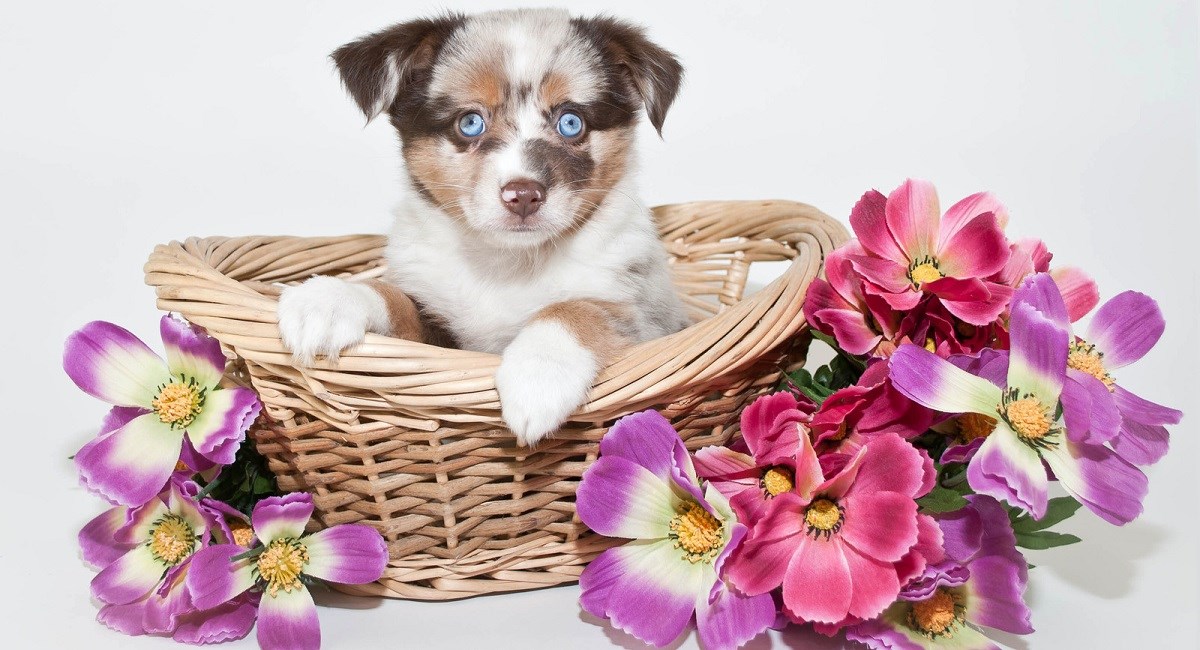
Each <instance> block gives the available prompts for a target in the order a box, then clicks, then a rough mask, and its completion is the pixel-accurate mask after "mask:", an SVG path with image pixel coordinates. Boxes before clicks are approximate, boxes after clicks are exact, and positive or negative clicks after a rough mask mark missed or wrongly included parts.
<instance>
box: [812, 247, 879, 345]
mask: <svg viewBox="0 0 1200 650" xmlns="http://www.w3.org/2000/svg"><path fill="white" fill-rule="evenodd" d="M867 255H868V254H867V252H866V251H865V250H863V248H862V246H860V245H859V244H858V242H855V241H851V242H849V243H847V244H845V245H844V246H842V247H840V248H838V249H837V250H835V251H833V252H831V253H829V255H827V256H826V257H825V279H821V278H817V279H816V280H813V282H812V284H810V285H809V287H808V292H807V293H805V295H804V313H805V315H806V316H807V317H808V320H809V322H810V323H812V326H813V328H815V329H816V330H817V331H818V332H824V333H825V334H828V335H830V336H832V337H833V338H834V340H836V341H837V343H838V346H839V347H841V348H842V349H843V350H845V351H846V352H849V353H850V354H854V355H867V354H876V353H877V352H878V351H879V348H880V345H881V344H884V343H888V342H891V341H892V340H893V339H894V338H895V336H896V328H897V325H898V324H899V320H900V315H899V314H898V313H897V312H896V311H895V310H894V309H892V308H891V306H890V305H888V303H887V302H886V301H885V300H884V299H883V298H881V297H880V296H878V295H875V294H872V293H867V292H865V291H864V290H863V282H862V277H861V276H860V275H859V273H858V272H857V271H856V270H855V269H854V265H853V262H852V261H851V260H852V259H854V258H862V257H866V256H867Z"/></svg>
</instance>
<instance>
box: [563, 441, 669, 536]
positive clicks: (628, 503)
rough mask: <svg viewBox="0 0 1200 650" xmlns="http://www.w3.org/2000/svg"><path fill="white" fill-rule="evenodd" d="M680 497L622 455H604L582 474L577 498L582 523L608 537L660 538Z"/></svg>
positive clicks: (658, 479)
mask: <svg viewBox="0 0 1200 650" xmlns="http://www.w3.org/2000/svg"><path fill="white" fill-rule="evenodd" d="M677 501H678V497H675V496H674V495H673V493H672V492H671V488H670V486H669V485H668V484H667V483H666V482H664V481H663V480H662V479H661V478H659V477H657V476H655V475H654V474H652V473H651V472H650V470H648V469H646V468H645V467H643V466H641V465H638V464H636V463H634V462H632V461H630V460H628V459H625V458H621V457H619V456H601V457H600V458H598V459H597V460H596V462H594V463H592V466H591V467H589V468H588V469H587V471H585V472H584V473H583V479H582V480H581V481H580V483H579V488H578V489H577V491H576V496H575V508H576V511H577V512H578V514H579V518H580V520H582V521H583V523H584V524H586V525H587V526H588V528H591V529H592V530H594V531H596V532H597V533H600V534H601V535H605V536H607V537H625V538H628V539H659V538H664V537H666V536H667V533H668V529H667V525H668V524H669V523H670V521H671V519H672V518H673V517H674V516H675V506H676V505H677Z"/></svg>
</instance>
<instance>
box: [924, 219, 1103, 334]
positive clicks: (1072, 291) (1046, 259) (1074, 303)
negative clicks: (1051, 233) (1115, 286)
mask: <svg viewBox="0 0 1200 650" xmlns="http://www.w3.org/2000/svg"><path fill="white" fill-rule="evenodd" d="M1011 250H1012V254H1011V255H1010V257H1009V258H1008V263H1007V264H1005V265H1004V268H1002V269H1000V271H998V272H997V273H996V274H995V275H994V276H992V277H991V278H990V279H991V280H993V281H995V282H999V283H1001V284H1006V285H1008V286H1010V287H1012V288H1013V289H1016V288H1017V287H1020V286H1021V283H1022V282H1023V281H1024V280H1025V278H1027V277H1029V276H1031V275H1033V274H1034V273H1049V274H1050V276H1051V277H1053V278H1054V283H1055V284H1057V285H1058V290H1059V291H1060V292H1062V297H1063V302H1064V303H1066V305H1067V316H1068V318H1069V319H1070V321H1071V322H1072V323H1074V322H1075V321H1077V320H1079V319H1080V318H1083V317H1084V316H1085V315H1087V313H1088V312H1089V311H1091V310H1092V309H1094V308H1095V307H1096V305H1097V304H1098V303H1099V302H1100V291H1099V289H1098V288H1097V287H1096V281H1095V280H1093V279H1092V278H1091V276H1089V275H1088V274H1087V273H1084V272H1083V270H1081V269H1078V268H1075V267H1073V266H1064V267H1060V268H1057V269H1053V270H1052V269H1051V268H1050V260H1051V259H1053V258H1054V255H1053V254H1052V253H1051V252H1050V251H1049V250H1047V249H1046V244H1045V243H1044V242H1042V240H1040V239H1022V240H1020V241H1017V242H1013V244H1012V247H1011ZM976 351H977V350H976ZM942 356H944V355H942Z"/></svg>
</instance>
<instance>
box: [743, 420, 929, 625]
mask: <svg viewBox="0 0 1200 650" xmlns="http://www.w3.org/2000/svg"><path fill="white" fill-rule="evenodd" d="M933 483H934V472H933V462H932V461H931V460H930V459H929V457H928V456H926V455H925V454H924V453H923V452H921V451H919V450H917V449H916V448H915V447H913V446H912V445H910V444H909V443H908V442H906V441H905V440H904V439H903V438H900V437H899V436H897V435H895V434H887V435H881V436H877V437H875V438H874V439H872V440H870V441H868V442H867V443H866V444H865V445H864V446H863V447H862V448H861V449H859V450H858V453H857V454H855V456H854V457H853V458H852V459H850V460H849V462H847V463H846V464H845V466H844V467H842V469H841V470H840V471H838V472H837V473H836V474H835V475H834V476H833V477H832V478H829V479H828V480H826V479H825V477H824V475H823V474H822V472H821V467H820V463H818V462H817V458H816V454H815V453H814V451H813V449H812V446H811V445H810V444H809V443H808V442H807V438H802V439H801V451H800V453H799V454H798V455H797V461H796V477H795V488H794V489H793V490H792V491H790V492H785V493H782V494H779V495H776V496H775V497H774V498H773V499H772V500H771V502H770V504H769V505H768V507H767V510H766V513H765V514H764V515H763V517H762V519H760V520H759V521H758V522H757V523H756V524H755V525H754V528H753V529H752V531H751V532H750V534H749V535H748V536H747V538H746V542H745V544H744V546H743V547H742V549H741V550H740V551H739V552H738V553H737V554H736V555H735V556H734V559H733V561H732V562H731V563H730V567H729V578H730V581H731V582H732V583H733V585H734V586H735V587H736V588H737V589H739V590H740V591H742V592H743V593H746V594H749V595H758V594H766V593H770V592H771V591H773V590H774V589H776V588H778V587H779V586H781V585H782V587H783V592H782V596H783V609H784V612H785V613H786V614H788V616H789V617H791V618H792V619H793V620H796V621H812V622H815V623H828V624H843V623H844V622H846V621H847V620H848V619H851V618H858V619H868V618H873V617H875V616H877V615H878V614H879V613H880V612H882V611H883V609H884V608H885V607H887V606H888V605H890V604H891V603H892V601H894V600H895V599H896V594H897V593H898V592H899V590H900V586H901V583H900V573H901V571H903V572H904V573H905V574H906V579H907V577H908V576H907V574H908V573H910V572H911V571H913V568H912V564H911V563H910V562H909V561H908V560H909V559H911V558H909V555H910V553H911V552H912V550H913V548H914V547H915V546H917V544H918V541H919V537H920V529H921V522H920V519H921V517H922V516H921V515H918V514H917V505H916V502H915V501H914V499H915V498H917V497H919V496H921V495H924V494H926V493H928V492H929V490H930V489H931V488H932V487H933ZM929 523H932V522H931V521H930V522H929ZM898 565H900V566H898Z"/></svg>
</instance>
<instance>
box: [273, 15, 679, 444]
mask: <svg viewBox="0 0 1200 650" xmlns="http://www.w3.org/2000/svg"><path fill="white" fill-rule="evenodd" d="M333 60H334V62H335V63H336V64H337V68H338V71H339V72H340V74H341V77H342V81H343V82H344V84H345V87H346V89H347V90H348V91H349V93H350V95H351V96H352V97H353V98H354V101H355V102H356V103H357V104H358V106H359V107H360V108H361V109H362V111H363V112H364V113H365V114H366V116H367V119H368V120H371V119H373V118H375V117H378V116H380V115H386V116H387V117H388V119H389V120H390V121H391V123H392V125H393V126H394V127H395V128H396V131H397V132H398V133H399V136H400V143H401V151H402V154H403V157H404V162H405V171H406V173H407V180H408V183H407V185H408V187H407V190H409V191H408V192H407V193H406V194H407V196H406V197H405V199H404V200H403V203H402V204H401V205H400V206H399V208H398V209H397V211H396V223H395V228H394V230H393V232H392V234H391V237H390V240H389V246H388V249H387V263H388V271H387V275H386V280H385V281H382V282H371V283H354V282H349V281H346V280H342V279H337V278H333V277H315V278H312V279H310V280H308V281H307V282H305V283H303V284H301V285H299V286H295V287H290V288H288V289H286V290H285V291H284V292H283V294H282V295H281V296H280V299H279V313H278V315H279V328H280V332H281V334H282V338H283V342H284V343H285V344H286V345H287V346H288V347H289V349H291V350H292V352H293V354H294V356H295V358H296V359H297V361H299V362H300V363H311V361H312V360H313V358H314V357H315V356H317V355H324V356H327V357H329V358H336V357H337V356H338V353H339V352H340V351H341V350H343V349H344V348H347V347H349V346H353V345H355V344H357V343H359V342H360V341H362V339H363V336H364V335H365V333H366V332H375V333H379V334H388V335H392V336H398V337H402V338H406V339H411V340H415V341H423V342H427V343H432V344H436V345H443V346H456V347H460V348H463V349H467V350H478V351H484V352H494V353H500V354H501V355H502V356H501V363H500V367H499V370H498V371H497V373H496V388H497V390H498V391H499V394H500V404H501V411H502V416H503V419H504V422H505V424H507V425H508V427H509V428H510V429H511V430H512V431H513V433H515V434H516V436H517V439H518V441H519V442H520V443H521V444H526V445H530V444H533V443H535V442H537V441H538V440H540V439H542V438H543V437H545V436H546V435H548V434H550V433H552V432H554V431H555V430H557V429H558V428H559V427H560V426H561V425H562V423H563V422H564V421H566V419H567V418H568V416H570V414H571V413H572V412H573V411H575V409H577V408H578V407H579V406H580V405H582V404H583V403H584V402H585V401H586V400H587V395H588V390H589V389H590V388H591V386H592V383H593V382H594V380H595V378H596V375H597V374H598V372H599V371H600V369H601V368H603V367H604V365H605V364H606V363H607V362H609V361H610V360H612V359H613V357H614V355H615V354H617V353H618V352H619V351H620V350H621V348H623V347H625V346H627V345H629V344H632V343H637V342H640V341H645V340H648V339H652V338H655V337H659V336H663V335H665V334H669V333H671V332H675V331H677V330H679V329H681V328H683V327H685V326H686V325H687V319H686V317H685V315H684V310H683V306H682V304H681V302H680V301H679V298H678V296H677V295H676V293H675V291H674V290H673V288H672V285H671V281H670V274H669V270H668V266H667V255H666V253H665V251H664V249H663V247H662V244H661V242H660V241H659V239H658V236H657V232H656V228H655V225H654V222H653V220H652V218H651V215H650V211H649V210H648V209H647V208H646V207H645V206H643V205H642V204H641V203H640V202H639V201H638V200H637V198H636V196H637V192H636V190H635V187H634V183H633V178H632V176H633V167H634V164H635V154H634V127H635V126H636V124H637V121H638V119H639V117H640V114H641V112H642V111H643V110H644V111H645V113H646V114H647V115H648V116H649V119H650V122H651V124H653V125H654V127H655V129H656V130H658V131H659V133H661V131H662V124H663V118H664V117H665V116H666V113H667V109H668V108H669V107H670V105H671V102H672V101H673V100H674V98H675V94H676V91H677V90H678V88H679V84H680V80H681V77H682V74H683V69H682V67H681V66H680V64H679V62H678V61H677V60H676V58H675V57H674V56H673V55H672V54H671V53H670V52H667V51H666V50H664V49H662V48H661V47H658V46H657V45H655V44H653V43H651V42H650V41H648V40H647V39H646V37H645V35H644V33H643V32H642V30H641V29H639V28H637V27H634V26H631V25H629V24H626V23H624V22H620V21H617V20H614V19H611V18H572V17H571V16H570V15H569V14H568V13H566V12H565V11H561V10H552V9H538V10H518V11H500V12H492V13H484V14H479V15H475V16H470V17H466V16H462V15H457V14H451V15H445V16H442V17H438V18H433V19H427V20H416V21H412V22H408V23H403V24H400V25H396V26H394V27H391V28H389V29H386V30H384V31H381V32H378V33H375V34H371V35H369V36H366V37H364V38H362V39H359V40H357V41H355V42H353V43H350V44H348V45H345V46H343V47H342V48H340V49H338V50H337V51H336V52H334V53H333Z"/></svg>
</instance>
